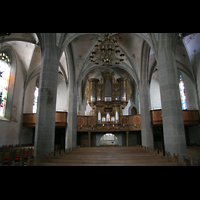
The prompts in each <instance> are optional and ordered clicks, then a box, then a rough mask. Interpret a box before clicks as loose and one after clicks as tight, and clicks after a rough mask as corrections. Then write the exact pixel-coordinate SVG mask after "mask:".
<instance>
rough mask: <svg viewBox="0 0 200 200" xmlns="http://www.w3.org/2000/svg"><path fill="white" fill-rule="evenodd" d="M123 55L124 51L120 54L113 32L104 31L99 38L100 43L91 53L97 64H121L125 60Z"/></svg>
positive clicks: (92, 60)
mask: <svg viewBox="0 0 200 200" xmlns="http://www.w3.org/2000/svg"><path fill="white" fill-rule="evenodd" d="M116 55H119V56H120V57H117V56H116ZM123 56H124V54H123V53H121V54H120V50H119V46H118V44H117V40H116V39H115V37H113V35H112V33H102V35H101V37H100V38H99V39H98V44H96V45H95V48H94V50H93V51H92V54H91V55H90V61H91V62H93V63H95V64H96V65H102V66H113V65H119V64H120V62H122V61H123V60H124V59H123Z"/></svg>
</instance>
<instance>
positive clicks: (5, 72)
mask: <svg viewBox="0 0 200 200" xmlns="http://www.w3.org/2000/svg"><path fill="white" fill-rule="evenodd" d="M9 78H10V59H9V57H8V56H7V55H6V53H0V103H1V106H0V117H4V116H5V112H6V103H7V96H8V85H9Z"/></svg>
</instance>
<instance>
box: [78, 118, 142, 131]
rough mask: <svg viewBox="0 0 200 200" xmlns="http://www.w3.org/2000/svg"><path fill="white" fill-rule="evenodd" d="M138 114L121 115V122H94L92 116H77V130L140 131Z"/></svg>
mask: <svg viewBox="0 0 200 200" xmlns="http://www.w3.org/2000/svg"><path fill="white" fill-rule="evenodd" d="M140 130H141V121H140V115H127V116H123V118H122V121H121V123H116V122H104V123H96V120H95V118H94V117H92V116H80V115H78V116H77V131H78V132H107V131H112V132H118V131H140Z"/></svg>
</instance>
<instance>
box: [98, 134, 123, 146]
mask: <svg viewBox="0 0 200 200" xmlns="http://www.w3.org/2000/svg"><path fill="white" fill-rule="evenodd" d="M99 144H100V146H119V140H118V138H117V137H116V136H115V135H114V134H112V133H106V134H104V135H103V136H102V137H101V138H100V141H99Z"/></svg>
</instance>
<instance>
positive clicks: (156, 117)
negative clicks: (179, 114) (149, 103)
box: [151, 109, 200, 125]
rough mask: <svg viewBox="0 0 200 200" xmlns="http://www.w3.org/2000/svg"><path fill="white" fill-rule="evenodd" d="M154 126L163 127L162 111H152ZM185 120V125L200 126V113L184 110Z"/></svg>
mask: <svg viewBox="0 0 200 200" xmlns="http://www.w3.org/2000/svg"><path fill="white" fill-rule="evenodd" d="M151 116H152V123H153V125H162V123H163V122H162V110H161V109H159V110H151ZM183 120H184V124H185V125H195V124H199V123H200V120H199V111H198V110H183Z"/></svg>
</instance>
